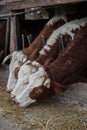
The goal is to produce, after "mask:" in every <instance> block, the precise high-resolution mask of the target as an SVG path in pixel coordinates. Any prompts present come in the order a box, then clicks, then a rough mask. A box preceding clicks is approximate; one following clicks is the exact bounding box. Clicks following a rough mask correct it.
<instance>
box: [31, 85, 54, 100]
mask: <svg viewBox="0 0 87 130" xmlns="http://www.w3.org/2000/svg"><path fill="white" fill-rule="evenodd" d="M53 95H54V91H53V90H52V88H47V87H45V86H40V87H37V88H34V89H33V90H32V91H31V93H30V95H29V97H30V98H31V99H36V100H42V99H46V98H48V97H51V96H53Z"/></svg>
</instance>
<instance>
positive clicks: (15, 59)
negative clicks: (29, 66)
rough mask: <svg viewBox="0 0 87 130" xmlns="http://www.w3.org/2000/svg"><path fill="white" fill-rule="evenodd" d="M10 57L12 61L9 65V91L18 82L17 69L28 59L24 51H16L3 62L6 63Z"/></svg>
mask: <svg viewBox="0 0 87 130" xmlns="http://www.w3.org/2000/svg"><path fill="white" fill-rule="evenodd" d="M9 58H11V62H10V65H9V77H8V83H7V91H12V90H13V89H14V87H15V85H16V83H17V79H16V77H15V69H16V68H18V67H20V66H21V65H22V64H23V63H24V62H25V61H26V60H27V57H26V56H25V55H24V54H23V53H22V51H15V52H13V53H12V54H10V55H9V56H7V57H6V58H5V59H4V61H3V63H2V64H4V63H5V62H6V61H7V60H8V59H9Z"/></svg>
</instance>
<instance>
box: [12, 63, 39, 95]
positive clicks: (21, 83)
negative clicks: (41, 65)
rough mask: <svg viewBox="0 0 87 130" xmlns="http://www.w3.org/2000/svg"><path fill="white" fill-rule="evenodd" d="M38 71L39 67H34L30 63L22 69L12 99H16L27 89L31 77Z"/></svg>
mask: <svg viewBox="0 0 87 130" xmlns="http://www.w3.org/2000/svg"><path fill="white" fill-rule="evenodd" d="M36 71H37V67H36V66H34V65H32V63H31V62H30V61H27V62H26V63H25V64H24V65H23V66H21V67H20V70H19V72H18V81H17V84H16V86H15V88H14V89H13V91H12V92H11V97H16V96H17V95H19V94H20V93H21V92H22V91H23V90H24V89H25V88H26V87H27V85H28V83H29V77H30V75H31V74H32V73H34V72H36Z"/></svg>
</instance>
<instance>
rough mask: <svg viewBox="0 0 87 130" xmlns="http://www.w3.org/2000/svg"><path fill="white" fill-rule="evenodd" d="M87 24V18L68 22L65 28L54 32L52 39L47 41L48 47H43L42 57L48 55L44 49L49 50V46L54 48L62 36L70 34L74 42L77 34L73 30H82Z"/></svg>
mask: <svg viewBox="0 0 87 130" xmlns="http://www.w3.org/2000/svg"><path fill="white" fill-rule="evenodd" d="M86 23H87V18H83V19H80V20H78V19H77V20H73V21H71V22H68V23H66V24H64V25H63V26H61V27H60V28H58V29H56V30H54V31H53V33H52V34H51V36H50V38H49V39H48V40H47V42H46V45H45V46H44V47H43V49H42V50H41V51H40V52H39V53H40V54H41V55H46V53H45V51H44V49H46V48H47V50H48V45H50V46H53V45H54V44H55V42H56V40H57V39H58V36H59V35H60V34H62V35H65V34H68V35H69V36H70V37H71V38H72V40H73V39H74V35H75V34H74V33H73V32H72V30H73V31H74V30H75V29H80V27H81V26H84V25H85V24H86ZM49 50H50V49H49Z"/></svg>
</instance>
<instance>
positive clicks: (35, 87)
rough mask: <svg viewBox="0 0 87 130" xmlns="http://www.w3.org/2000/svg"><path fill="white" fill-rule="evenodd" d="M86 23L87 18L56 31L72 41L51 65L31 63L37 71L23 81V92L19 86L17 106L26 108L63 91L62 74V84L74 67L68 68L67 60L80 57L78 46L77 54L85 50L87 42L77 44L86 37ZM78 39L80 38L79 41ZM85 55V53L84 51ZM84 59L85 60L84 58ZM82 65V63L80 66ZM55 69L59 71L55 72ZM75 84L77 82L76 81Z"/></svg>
mask: <svg viewBox="0 0 87 130" xmlns="http://www.w3.org/2000/svg"><path fill="white" fill-rule="evenodd" d="M86 23H87V18H84V19H80V20H75V21H72V22H70V23H66V24H65V25H64V26H62V27H60V28H59V29H58V30H56V34H57V35H59V34H63V35H64V34H66V33H67V34H68V35H70V37H71V38H72V40H71V41H70V42H69V44H68V45H67V46H66V47H65V49H64V50H63V51H62V52H60V53H59V54H58V57H57V58H56V60H55V61H53V63H51V64H50V65H49V66H47V67H44V66H43V65H41V64H38V63H37V62H32V64H33V65H35V66H36V67H37V69H36V71H35V72H34V73H32V74H30V75H28V77H27V80H25V82H24V83H25V85H26V86H25V87H24V90H23V91H22V92H20V84H19V93H18V95H16V97H15V100H16V102H18V103H19V106H21V107H26V106H28V105H30V104H31V103H34V102H36V101H37V100H41V99H44V98H46V97H49V96H51V95H53V94H54V92H55V91H56V92H57V93H58V94H61V93H62V91H63V90H62V88H63V89H64V90H65V87H62V85H61V77H62V75H63V74H65V77H64V81H63V82H65V81H67V80H68V79H67V76H66V75H67V73H68V68H70V72H73V68H74V66H73V64H72V67H71V66H70V65H71V64H70V63H71V62H70V61H69V60H70V59H69V60H67V59H68V57H69V58H73V57H74V58H77V57H75V55H76V56H79V55H80V54H78V53H76V49H77V48H78V46H79V48H78V49H79V51H77V52H80V49H82V47H83V49H82V50H85V47H84V44H85V43H86V41H87V40H85V43H83V44H81V45H80V44H79V42H81V41H82V40H84V39H85V38H86V37H85V36H86V31H85V30H86V29H87V25H86ZM65 28H66V29H65ZM79 30H80V31H79ZM54 34H55V33H54ZM54 36H55V35H54ZM78 37H80V39H79V38H78ZM51 38H52V36H51ZM52 39H53V38H52ZM48 40H49V39H48ZM80 40H81V41H80ZM74 48H75V52H72V50H73V49H74ZM85 53H86V51H85ZM85 53H83V54H85ZM70 56H72V57H70ZM60 57H65V59H63V58H60ZM82 57H83V56H82ZM78 59H80V58H78ZM78 59H77V61H76V59H75V61H76V64H77V65H78V66H76V67H77V69H79V66H80V65H81V64H80V62H81V60H79V62H78ZM81 59H82V58H81ZM84 59H85V60H86V58H84ZM73 60H74V59H73ZM55 62H56V63H55ZM58 63H59V65H58ZM65 63H66V64H65ZM84 63H86V62H84ZM84 63H82V65H83V64H84ZM67 64H68V65H69V66H68V67H67V69H66V71H64V72H63V70H62V73H63V74H62V73H60V72H61V71H60V68H64V65H67ZM62 66H63V67H62ZM80 67H83V68H84V66H80ZM56 68H57V69H58V70H59V71H57V69H56ZM81 69H82V68H81ZM52 70H53V71H52ZM54 70H55V71H54ZM54 72H55V73H54ZM74 72H75V71H74ZM58 73H59V75H58ZM22 74H23V73H22ZM70 74H71V79H72V76H73V75H72V74H74V73H70ZM19 75H20V73H19ZM75 75H76V74H74V76H75ZM22 76H23V75H22ZM57 76H58V77H59V78H60V80H59V82H58V81H55V80H56V77H57ZM28 78H29V79H28ZM69 78H70V75H69ZM75 78H76V77H75ZM72 81H73V82H74V80H72ZM76 82H77V80H76ZM68 83H72V82H71V81H70V82H69V80H68V82H66V84H68ZM63 85H65V84H63ZM55 86H57V87H55ZM22 87H23V86H22ZM13 91H14V90H13Z"/></svg>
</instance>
